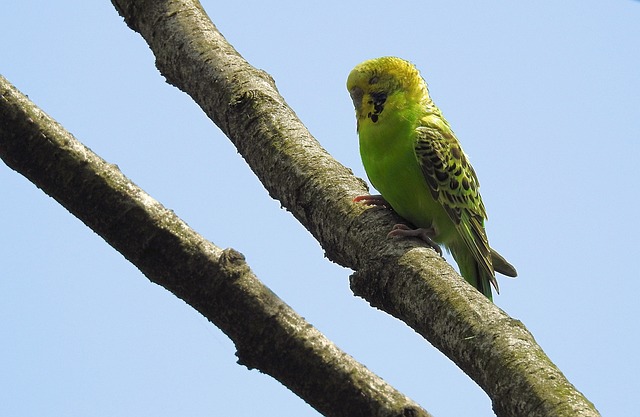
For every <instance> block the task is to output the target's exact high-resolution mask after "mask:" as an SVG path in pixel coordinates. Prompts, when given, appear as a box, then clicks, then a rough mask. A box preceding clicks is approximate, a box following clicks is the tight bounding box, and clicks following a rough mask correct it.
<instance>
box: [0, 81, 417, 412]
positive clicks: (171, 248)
mask: <svg viewBox="0 0 640 417" xmlns="http://www.w3.org/2000/svg"><path fill="white" fill-rule="evenodd" d="M0 157H1V158H2V159H3V160H4V161H5V163H6V164H7V165H8V166H10V167H11V168H13V169H14V170H16V171H18V172H20V173H21V174H23V175H24V176H26V177H27V178H29V180H31V181H32V182H33V183H34V184H36V185H37V186H38V187H39V188H41V189H42V190H43V191H45V192H46V193H47V194H49V195H50V196H52V197H53V198H55V199H56V200H57V201H58V202H59V203H60V204H61V205H63V206H64V207H66V208H67V209H68V210H69V211H70V212H71V213H72V214H74V215H75V216H76V217H78V218H79V219H80V220H82V221H83V222H84V223H85V224H86V225H87V226H89V227H90V228H91V229H93V230H94V231H95V232H96V233H98V234H99V235H100V236H102V237H103V238H104V239H105V240H106V241H107V242H108V243H109V244H110V245H111V246H113V247H114V248H116V249H117V250H118V251H119V252H120V253H121V254H122V255H124V256H125V258H127V259H128V260H130V261H131V262H132V263H133V264H134V265H136V266H137V267H138V268H139V269H140V270H141V271H142V272H143V273H144V274H145V275H146V276H147V277H148V278H149V279H150V280H151V281H152V282H155V283H157V284H159V285H162V286H163V287H165V288H167V289H168V290H169V291H171V292H172V293H174V294H175V295H177V296H178V297H180V298H182V299H183V300H184V301H186V302H187V303H188V304H190V305H191V306H192V307H194V308H195V309H196V310H198V311H199V312H200V313H202V315H204V316H205V317H207V318H208V319H209V320H210V321H211V322H213V323H214V324H215V325H216V326H218V327H219V328H220V329H221V330H222V331H224V332H225V333H226V334H227V335H228V336H229V337H230V338H231V339H232V340H233V341H234V343H235V345H236V348H237V353H236V354H237V356H238V359H239V362H240V363H242V364H244V365H246V366H247V367H248V368H250V369H251V368H257V369H259V370H261V371H262V372H265V373H267V374H269V375H272V376H273V377H275V378H276V379H278V380H279V381H280V382H282V383H283V384H284V385H286V386H287V387H289V389H291V390H292V391H293V392H295V393H297V394H298V395H299V396H300V397H301V398H303V399H304V400H305V401H307V402H308V403H309V404H311V405H312V406H313V407H315V408H316V409H317V410H318V411H320V412H321V413H323V414H325V415H327V416H388V417H396V416H416V417H417V416H425V417H426V416H428V415H429V414H428V413H427V412H426V411H424V410H423V409H422V408H420V407H419V406H418V405H417V404H416V403H414V402H413V401H411V400H410V399H408V398H407V397H405V396H404V395H403V394H401V393H399V392H398V391H396V390H395V389H394V388H392V387H391V386H389V385H388V384H386V383H385V382H384V381H383V380H381V379H380V378H379V377H377V376H376V375H374V374H373V373H371V372H370V371H369V370H367V369H366V368H365V367H364V366H362V365H361V364H359V363H358V362H356V361H355V360H354V359H353V358H351V357H350V356H348V355H347V354H346V353H344V352H342V351H341V350H340V349H338V348H337V347H336V346H335V345H334V344H333V343H332V342H331V341H329V340H328V339H327V338H326V337H325V336H324V335H322V334H321V333H320V332H319V331H318V330H316V329H315V328H314V327H312V326H311V325H310V324H309V323H307V322H306V321H305V320H304V319H303V318H301V317H300V316H299V315H297V314H296V313H295V312H294V311H293V310H292V309H291V308H290V307H289V306H287V305H286V304H285V303H284V302H283V301H282V300H280V299H279V298H278V297H277V296H276V295H275V294H273V293H272V292H271V291H270V290H269V289H268V288H267V287H265V286H264V285H263V284H262V283H261V282H260V281H259V280H258V279H257V278H256V276H255V275H254V274H253V272H252V271H251V270H250V269H249V266H248V265H247V264H246V263H245V261H244V257H243V256H242V255H241V254H240V253H239V252H237V251H235V250H233V249H225V250H222V249H220V248H218V247H216V246H215V245H214V244H212V243H211V242H209V241H207V240H205V239H204V238H203V237H202V236H200V235H199V234H197V233H196V232H194V231H193V230H192V229H190V228H189V227H188V226H187V225H186V224H185V223H184V222H182V221H181V220H180V219H179V218H178V217H177V216H176V215H175V214H174V213H173V212H172V211H170V210H167V209H166V208H164V207H163V206H162V205H161V204H160V203H158V202H157V201H155V200H154V199H153V198H152V197H151V196H149V195H148V194H146V193H145V192H144V191H143V190H141V189H140V188H138V187H137V186H136V185H135V184H133V183H132V182H131V181H129V180H128V179H127V178H126V177H125V176H124V175H123V174H122V173H121V172H120V171H119V170H118V168H117V166H115V165H111V164H108V163H107V162H105V161H104V160H103V159H101V158H100V157H99V156H97V155H96V154H94V153H93V152H92V151H91V150H90V149H88V148H86V147H84V146H83V145H82V144H81V143H80V142H78V141H77V140H76V139H75V138H73V136H72V135H71V134H70V133H68V132H67V131H65V130H64V129H63V128H62V127H61V126H60V125H59V124H57V123H56V122H55V121H54V120H52V119H51V118H50V117H49V116H47V115H46V114H45V113H44V112H42V111H41V110H40V109H38V108H37V107H36V106H35V105H34V104H33V103H31V102H30V101H29V100H28V99H27V98H26V97H25V96H23V95H22V94H20V93H19V92H18V91H17V90H16V89H15V88H14V87H13V86H11V85H10V84H9V83H8V81H7V80H6V79H4V78H3V77H2V76H0Z"/></svg>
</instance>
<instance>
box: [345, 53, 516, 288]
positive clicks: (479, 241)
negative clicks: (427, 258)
mask: <svg viewBox="0 0 640 417" xmlns="http://www.w3.org/2000/svg"><path fill="white" fill-rule="evenodd" d="M347 89H348V90H349V94H350V95H351V99H352V100H353V104H354V106H355V111H356V119H357V129H358V135H359V139H360V155H361V157H362V163H363V165H364V168H365V171H366V172H367V176H368V177H369V180H370V181H371V184H372V185H373V186H374V187H375V188H376V189H377V190H378V191H379V192H380V193H381V194H382V195H381V196H360V197H356V198H355V199H354V200H355V201H360V202H363V203H365V204H370V205H386V206H390V207H391V208H393V210H395V211H396V212H397V213H398V214H399V215H400V216H401V217H403V218H404V219H405V220H407V221H408V222H410V223H411V224H412V225H413V226H416V227H417V229H413V228H411V227H409V226H407V225H403V224H400V225H395V226H394V228H393V229H392V230H391V232H390V233H389V235H390V236H417V237H420V238H421V239H423V240H424V241H426V242H427V243H429V244H430V246H431V247H433V248H434V249H435V250H436V251H437V252H438V253H440V254H442V251H441V249H440V247H439V244H442V245H444V246H445V248H447V249H448V250H449V251H450V252H451V254H452V255H453V258H454V259H455V261H456V262H457V264H458V267H459V268H460V274H461V275H462V276H463V277H464V278H465V279H466V280H467V281H468V282H469V283H470V284H471V285H473V286H474V287H475V288H477V289H478V291H480V292H481V293H482V294H484V295H485V296H487V297H488V298H489V299H490V300H491V299H492V295H491V286H490V284H491V285H493V286H494V287H495V289H496V292H498V291H499V290H498V282H497V281H496V278H495V272H494V271H497V272H500V273H502V274H504V275H507V276H511V277H515V276H516V275H517V272H516V270H515V268H514V267H513V266H512V265H511V264H509V263H508V262H507V261H506V260H505V259H504V258H503V257H502V256H500V255H499V254H498V253H497V252H496V251H494V250H493V249H491V247H490V246H489V241H488V240H487V234H486V232H485V228H484V221H485V219H486V218H487V213H486V211H485V207H484V204H483V203H482V198H481V197H480V193H479V191H478V188H479V182H478V178H477V176H476V173H475V172H474V170H473V167H472V166H471V164H470V163H469V160H468V158H467V156H466V155H465V153H464V152H463V151H462V148H461V147H460V143H459V142H458V140H457V139H456V136H455V135H454V133H453V131H452V130H451V127H450V126H449V123H447V121H446V120H445V119H444V117H443V116H442V113H441V112H440V109H438V107H436V105H435V104H434V103H433V101H431V98H430V97H429V91H428V89H427V84H426V83H425V81H424V79H423V78H422V77H421V76H420V73H419V72H418V70H417V69H416V67H415V66H414V65H413V64H411V63H410V62H407V61H405V60H403V59H400V58H396V57H383V58H376V59H372V60H368V61H365V62H363V63H361V64H359V65H357V66H356V67H355V68H354V69H353V70H352V71H351V73H350V74H349V78H348V79H347Z"/></svg>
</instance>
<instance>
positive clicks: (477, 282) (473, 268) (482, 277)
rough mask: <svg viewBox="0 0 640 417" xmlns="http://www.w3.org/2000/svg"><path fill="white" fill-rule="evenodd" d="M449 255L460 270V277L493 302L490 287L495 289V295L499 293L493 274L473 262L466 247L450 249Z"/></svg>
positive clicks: (476, 262)
mask: <svg viewBox="0 0 640 417" xmlns="http://www.w3.org/2000/svg"><path fill="white" fill-rule="evenodd" d="M456 249H458V250H456ZM451 254H452V255H453V258H454V259H455V260H456V263H457V264H458V267H459V268H460V275H462V277H463V278H464V279H465V280H466V281H467V282H468V283H469V284H471V285H473V286H474V287H475V288H476V289H477V290H478V291H480V292H481V293H482V294H484V295H485V296H486V297H487V298H488V299H489V300H491V301H493V295H492V294H491V285H493V286H494V287H495V289H496V292H497V293H500V290H499V289H498V281H496V277H495V276H494V275H493V274H489V272H488V271H486V270H485V268H483V267H482V266H481V265H480V263H479V262H478V261H476V260H475V258H474V257H473V255H472V254H471V252H470V251H469V250H468V249H467V248H466V247H465V248H451Z"/></svg>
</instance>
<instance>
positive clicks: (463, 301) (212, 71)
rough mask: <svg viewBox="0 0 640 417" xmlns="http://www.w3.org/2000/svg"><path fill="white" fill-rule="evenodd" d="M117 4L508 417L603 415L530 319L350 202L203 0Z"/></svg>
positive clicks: (262, 170)
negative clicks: (541, 342) (555, 359)
mask: <svg viewBox="0 0 640 417" xmlns="http://www.w3.org/2000/svg"><path fill="white" fill-rule="evenodd" d="M112 2H113V3H114V5H115V6H116V8H117V9H118V10H119V12H120V13H121V15H122V16H123V17H124V18H125V20H126V22H127V24H128V25H129V26H130V27H131V28H132V29H133V30H135V31H137V32H139V33H140V34H141V35H142V36H143V37H144V38H145V40H146V41H147V43H148V44H149V46H150V48H151V50H152V51H153V53H154V54H155V56H156V64H157V67H158V69H159V70H160V72H161V73H162V74H163V75H164V76H165V77H166V78H167V80H168V82H170V83H171V84H173V85H175V86H176V87H178V88H180V89H181V90H183V91H185V92H187V93H188V94H189V95H190V96H191V97H192V98H193V99H194V100H195V101H196V102H197V103H198V104H199V105H200V107H201V108H202V109H203V110H204V111H205V112H206V113H207V114H208V115H209V117H210V118H211V119H212V120H213V121H214V122H215V123H216V124H217V125H218V126H219V127H220V128H221V129H222V130H223V131H224V133H225V134H226V135H227V136H228V137H229V138H230V139H231V141H232V142H233V143H234V144H235V146H236V147H237V149H238V151H239V152H240V153H241V154H242V155H243V157H244V158H245V160H246V161H247V163H248V164H249V166H250V167H251V169H252V170H253V171H254V172H255V174H256V175H257V176H258V178H259V179H260V181H261V182H262V183H263V185H264V186H265V188H266V189H267V190H268V191H269V193H270V195H271V196H272V197H274V198H276V199H278V200H279V201H280V202H281V203H282V205H283V206H284V207H286V208H287V209H288V210H290V211H291V213H292V214H293V215H294V216H295V217H296V218H297V219H298V220H299V221H300V222H301V223H302V224H303V225H304V226H305V227H306V228H307V229H308V230H309V231H310V232H311V233H312V234H313V235H314V236H315V237H316V239H318V241H319V242H320V244H321V245H322V247H323V248H324V249H325V251H326V254H327V256H328V257H329V258H330V259H332V260H334V261H336V262H338V263H340V264H341V265H344V266H347V267H350V268H352V269H354V270H356V271H357V272H356V273H355V274H354V275H353V276H352V279H351V285H352V289H353V291H354V292H355V293H356V294H358V295H360V296H362V297H364V298H365V299H367V300H368V301H369V302H370V303H371V304H372V305H374V306H376V307H378V308H381V309H383V310H384V311H387V312H388V313H390V314H392V315H394V316H395V317H398V318H400V319H401V320H403V321H405V322H406V323H407V324H408V325H410V326H411V327H413V328H414V329H415V330H416V331H417V332H419V333H420V334H422V335H423V336H424V337H425V338H427V339H428V340H429V341H430V342H431V343H432V344H433V345H434V346H436V347H437V348H438V349H439V350H441V351H442V352H443V353H444V354H445V355H447V356H448V357H449V358H451V359H452V360H453V361H454V362H455V363H456V364H458V366H460V368H461V369H463V370H464V371H465V372H466V373H467V374H468V375H469V376H470V377H471V378H473V379H474V380H475V381H476V382H477V383H478V384H479V385H480V386H481V387H482V388H483V389H484V390H485V391H486V392H487V393H488V394H489V396H490V397H491V399H492V401H493V408H494V411H495V412H496V414H497V415H498V416H501V417H502V416H505V417H506V416H510V417H511V416H528V417H530V416H578V415H579V416H596V415H598V412H597V411H596V410H595V408H594V406H593V404H591V403H590V402H589V401H588V400H587V399H586V398H584V396H583V395H582V394H581V393H580V392H578V391H577V390H576V389H575V388H574V387H573V386H572V385H571V384H570V383H569V382H568V381H567V380H566V378H565V377H564V375H563V374H562V373H561V372H560V370H559V369H558V368H557V367H556V366H555V365H554V364H553V363H552V362H551V361H550V360H549V358H548V357H547V356H546V355H545V354H544V352H543V351H542V349H541V348H540V347H539V346H538V345H537V344H536V342H535V340H534V339H533V336H532V335H531V334H530V333H529V332H528V331H527V330H526V329H525V327H524V326H523V325H522V324H521V323H520V322H518V321H516V320H514V319H511V318H510V317H509V316H508V315H506V314H505V313H504V312H503V311H501V310H500V309H498V308H497V307H496V306H495V305H493V304H492V303H490V302H489V301H488V300H487V299H486V298H484V297H482V296H481V295H480V294H479V293H478V292H477V291H475V290H473V289H472V288H471V287H470V286H468V285H467V284H466V283H465V282H464V281H463V280H462V279H461V278H460V277H459V276H458V275H457V274H456V273H455V272H454V271H453V270H452V269H451V268H450V267H449V266H448V265H447V264H446V263H445V262H444V261H443V260H442V259H440V258H439V257H437V256H435V254H434V252H433V251H431V250H427V249H424V248H421V247H419V246H418V245H417V244H416V243H415V242H409V241H404V242H398V241H393V242H390V241H388V240H387V239H385V238H384V236H385V234H386V231H388V230H389V228H390V226H391V224H393V221H394V220H393V215H392V214H391V213H389V212H388V211H386V210H380V209H371V210H364V209H363V208H362V207H360V206H358V205H355V204H353V203H352V202H351V199H352V197H353V196H355V195H358V194H362V193H363V192H364V186H363V183H362V182H361V181H359V180H358V179H356V178H355V177H354V176H353V175H352V173H351V172H350V171H349V170H348V169H346V168H345V167H343V166H342V165H340V164H339V163H338V162H336V161H335V160H334V159H333V158H331V157H330V155H328V154H327V153H326V151H324V149H322V148H321V147H320V145H319V144H318V143H317V141H316V140H315V139H314V138H313V137H312V136H311V134H310V133H309V132H308V131H307V130H306V129H305V127H304V126H303V125H302V123H301V122H300V121H299V120H298V119H297V117H296V116H295V114H294V112H293V111H292V110H291V109H290V108H289V107H288V106H287V104H286V103H285V102H284V100H283V99H282V97H280V95H279V94H278V92H277V90H276V88H275V85H274V83H273V80H272V79H271V78H270V77H269V76H268V75H267V74H265V73H264V72H262V71H260V70H257V69H255V68H253V67H252V66H250V65H249V64H248V63H247V62H246V61H245V60H244V59H243V58H242V57H241V56H240V55H239V54H238V53H237V52H236V51H235V49H234V48H233V47H232V46H231V45H230V44H229V43H227V41H226V40H225V39H224V37H223V36H222V35H221V34H220V32H218V31H217V29H216V28H215V26H214V25H213V24H212V23H211V22H210V20H209V18H208V17H207V15H206V14H205V12H204V11H203V10H202V7H201V5H200V4H199V3H198V2H197V1H195V0H175V1H168V0H157V1H156V0H137V1H136V0H112ZM214 13H215V11H214ZM396 221H397V219H396Z"/></svg>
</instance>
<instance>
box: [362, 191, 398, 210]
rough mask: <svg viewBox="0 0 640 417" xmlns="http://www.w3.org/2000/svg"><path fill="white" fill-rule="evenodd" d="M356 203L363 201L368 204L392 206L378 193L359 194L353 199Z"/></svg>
mask: <svg viewBox="0 0 640 417" xmlns="http://www.w3.org/2000/svg"><path fill="white" fill-rule="evenodd" d="M353 201H354V202H355V203H363V204H366V205H367V206H382V207H387V208H391V206H390V205H389V203H387V200H385V199H384V197H382V196H381V195H379V194H376V195H359V196H357V197H355V198H354V199H353Z"/></svg>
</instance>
